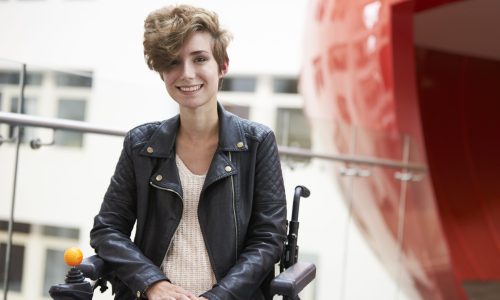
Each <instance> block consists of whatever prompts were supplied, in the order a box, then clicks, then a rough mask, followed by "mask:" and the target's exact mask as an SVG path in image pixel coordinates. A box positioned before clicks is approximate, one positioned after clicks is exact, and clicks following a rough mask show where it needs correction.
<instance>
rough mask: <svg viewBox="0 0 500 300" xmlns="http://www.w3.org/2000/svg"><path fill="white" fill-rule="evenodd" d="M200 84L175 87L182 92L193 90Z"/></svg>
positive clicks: (199, 86) (197, 88)
mask: <svg viewBox="0 0 500 300" xmlns="http://www.w3.org/2000/svg"><path fill="white" fill-rule="evenodd" d="M201 86H202V84H197V85H190V86H178V87H177V88H178V89H179V90H181V91H183V92H195V91H197V90H199V89H201Z"/></svg>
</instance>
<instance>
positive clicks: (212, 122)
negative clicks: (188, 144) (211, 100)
mask: <svg viewBox="0 0 500 300" xmlns="http://www.w3.org/2000/svg"><path fill="white" fill-rule="evenodd" d="M180 118H181V124H180V128H179V135H180V136H182V137H183V138H187V139H188V140H191V141H203V140H207V139H213V138H216V137H218V134H219V117H218V114H217V106H215V107H213V108H208V109H206V108H203V109H202V108H200V109H197V110H189V109H184V108H182V107H181V109H180Z"/></svg>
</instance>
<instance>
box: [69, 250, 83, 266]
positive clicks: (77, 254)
mask: <svg viewBox="0 0 500 300" xmlns="http://www.w3.org/2000/svg"><path fill="white" fill-rule="evenodd" d="M82 260H83V253H82V250H80V248H77V247H71V248H68V249H66V251H64V262H65V263H66V264H67V265H68V266H71V267H76V266H78V265H80V264H81V263H82Z"/></svg>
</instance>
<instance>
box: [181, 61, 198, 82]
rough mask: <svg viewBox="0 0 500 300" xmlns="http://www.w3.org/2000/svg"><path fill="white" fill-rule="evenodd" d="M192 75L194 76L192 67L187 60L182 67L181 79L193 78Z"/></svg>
mask: <svg viewBox="0 0 500 300" xmlns="http://www.w3.org/2000/svg"><path fill="white" fill-rule="evenodd" d="M194 75H195V68H194V65H193V64H192V63H191V62H190V61H189V60H187V61H186V62H184V64H183V67H182V77H184V78H194Z"/></svg>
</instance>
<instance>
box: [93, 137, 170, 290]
mask: <svg viewBox="0 0 500 300" xmlns="http://www.w3.org/2000/svg"><path fill="white" fill-rule="evenodd" d="M131 148H132V142H131V133H130V132H129V134H127V136H126V137H125V140H124V144H123V149H122V152H121V155H120V158H119V161H118V164H117V166H116V169H115V173H114V175H113V177H112V178H111V183H110V185H109V187H108V190H107V191H106V194H105V196H104V200H103V202H102V205H101V209H100V211H99V214H98V215H97V216H96V217H95V219H94V227H93V228H92V230H91V232H90V244H91V246H92V247H93V248H94V249H95V250H96V252H97V254H98V255H99V256H100V257H101V258H102V259H104V261H106V263H107V264H109V265H110V266H111V270H113V272H114V273H115V274H116V276H117V277H118V278H119V279H120V280H121V281H123V282H124V283H125V284H126V285H127V286H128V287H129V288H130V289H131V290H132V291H133V293H134V295H137V292H140V293H143V292H144V291H145V290H146V288H147V287H148V286H149V285H150V284H152V283H154V282H156V281H159V280H165V279H166V277H165V275H164V274H163V272H162V271H161V270H160V268H158V267H157V266H156V265H154V264H153V262H152V261H151V260H150V259H148V258H147V257H146V256H144V255H143V254H142V252H141V250H140V249H139V248H138V247H137V246H136V245H135V244H134V243H133V242H132V241H131V239H130V234H131V231H132V228H133V226H134V224H135V222H136V207H137V206H136V201H137V194H136V181H135V172H134V166H133V161H132V159H131V153H132V150H131Z"/></svg>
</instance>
